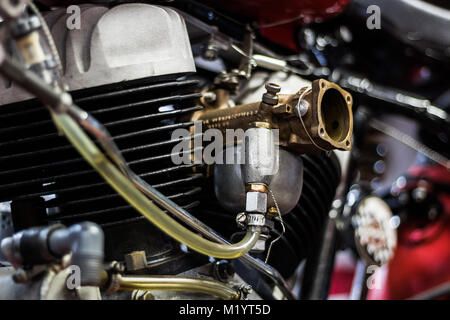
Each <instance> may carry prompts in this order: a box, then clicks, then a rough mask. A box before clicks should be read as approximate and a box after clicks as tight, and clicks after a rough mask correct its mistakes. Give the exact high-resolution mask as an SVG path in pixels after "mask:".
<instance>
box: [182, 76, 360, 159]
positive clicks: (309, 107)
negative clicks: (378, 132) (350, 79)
mask: <svg viewBox="0 0 450 320" xmlns="http://www.w3.org/2000/svg"><path fill="white" fill-rule="evenodd" d="M352 104H353V99H352V96H351V95H350V93H348V92H347V91H345V90H343V89H342V88H341V87H340V86H338V85H337V84H335V83H333V82H329V81H327V80H324V79H318V80H315V81H314V82H313V83H312V86H311V87H304V88H302V89H300V90H299V91H298V92H297V93H296V94H280V95H278V103H276V104H269V103H267V101H266V102H264V101H261V102H255V103H250V104H244V105H239V106H235V107H233V108H220V109H217V108H216V109H211V108H209V109H205V110H201V111H198V112H196V113H194V114H193V116H192V118H191V120H192V121H196V120H202V121H203V126H205V127H206V128H207V129H209V128H217V129H219V130H221V131H223V132H225V130H226V129H238V128H241V129H244V130H246V129H248V128H250V127H252V126H254V124H255V123H261V122H262V123H268V125H269V126H270V127H271V128H273V129H279V144H280V145H281V146H284V147H287V148H289V149H291V150H293V151H296V152H301V153H318V152H320V151H329V150H333V149H339V150H350V149H351V146H352V142H351V136H352V133H353V114H352Z"/></svg>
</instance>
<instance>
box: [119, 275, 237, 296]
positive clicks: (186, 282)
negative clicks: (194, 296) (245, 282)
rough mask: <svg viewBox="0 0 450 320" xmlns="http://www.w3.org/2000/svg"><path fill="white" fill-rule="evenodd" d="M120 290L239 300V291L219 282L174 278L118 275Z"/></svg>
mask: <svg viewBox="0 0 450 320" xmlns="http://www.w3.org/2000/svg"><path fill="white" fill-rule="evenodd" d="M117 277H118V280H119V290H149V291H154V290H169V291H187V292H200V293H205V294H208V295H211V296H215V297H218V298H220V299H223V300H237V299H239V297H240V294H239V291H238V290H236V289H233V288H230V287H228V286H226V285H225V284H223V283H221V282H219V281H213V280H202V279H191V278H179V277H173V276H122V275H117Z"/></svg>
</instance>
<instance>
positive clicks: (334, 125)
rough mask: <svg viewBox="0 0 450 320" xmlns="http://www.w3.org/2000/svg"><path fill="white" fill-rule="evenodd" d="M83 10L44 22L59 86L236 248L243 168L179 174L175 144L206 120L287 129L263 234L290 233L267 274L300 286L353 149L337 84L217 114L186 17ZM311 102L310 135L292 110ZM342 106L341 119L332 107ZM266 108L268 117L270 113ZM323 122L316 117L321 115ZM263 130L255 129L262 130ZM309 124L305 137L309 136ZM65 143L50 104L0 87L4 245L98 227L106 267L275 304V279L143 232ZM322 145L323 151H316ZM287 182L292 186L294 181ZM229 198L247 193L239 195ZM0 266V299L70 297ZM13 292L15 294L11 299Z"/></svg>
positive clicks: (147, 9) (160, 185)
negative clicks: (199, 280) (241, 288)
mask: <svg viewBox="0 0 450 320" xmlns="http://www.w3.org/2000/svg"><path fill="white" fill-rule="evenodd" d="M80 8H81V21H82V24H81V28H80V29H73V30H69V29H68V28H67V26H66V23H67V14H66V10H65V9H56V10H53V11H50V12H48V13H44V18H45V20H46V21H47V24H48V26H49V28H50V31H51V33H52V35H53V38H54V40H55V45H56V49H57V51H58V52H59V56H60V58H61V62H62V66H63V70H62V80H63V83H64V84H65V86H67V89H68V91H69V92H70V93H71V95H72V97H73V100H74V103H76V105H78V106H80V107H81V108H82V109H83V110H85V111H86V112H88V113H89V114H91V115H93V116H94V117H95V118H96V119H98V120H99V121H100V122H101V123H102V124H103V125H104V126H105V127H106V128H107V129H108V131H109V132H110V134H111V136H112V138H113V141H114V142H115V143H116V144H117V146H118V147H119V149H120V151H121V152H122V154H123V156H124V158H125V160H126V162H127V164H128V165H129V167H130V168H131V169H132V170H133V171H134V172H135V173H136V174H137V175H138V176H139V177H140V178H142V179H143V180H145V181H146V182H147V183H148V184H150V185H151V186H152V187H154V188H155V189H157V190H158V191H159V192H161V193H163V194H164V195H165V196H167V197H168V198H169V199H170V200H171V201H173V202H175V203H176V204H177V205H179V206H181V207H182V208H183V209H185V210H187V211H189V212H191V213H192V214H193V215H194V216H195V217H196V218H198V219H200V220H201V221H203V222H205V223H206V224H207V225H208V226H210V227H211V228H213V229H214V230H216V231H218V232H219V233H220V234H222V235H223V236H225V237H226V238H227V239H228V240H230V242H236V240H240V239H241V238H242V234H243V232H242V231H241V230H239V229H237V227H236V215H237V214H238V213H239V212H240V211H239V210H240V209H242V210H245V195H246V192H247V193H248V192H249V191H248V189H246V188H245V186H244V184H245V181H243V180H242V179H241V180H239V179H238V178H236V179H237V180H236V179H232V178H231V177H232V176H233V172H234V173H236V171H235V170H238V169H239V168H241V167H240V166H235V167H226V166H215V167H214V166H213V165H208V164H205V163H198V162H193V163H190V164H174V163H173V161H172V158H171V155H172V152H173V151H172V150H173V147H174V145H176V144H177V143H179V142H180V140H177V139H173V137H172V134H173V132H174V131H175V130H177V129H190V128H192V127H193V126H194V124H195V122H196V121H203V123H204V125H205V124H206V128H211V127H214V126H211V125H210V124H211V123H216V124H217V126H215V127H216V128H219V129H223V130H225V129H229V128H230V129H235V128H242V129H244V130H247V129H249V128H250V127H252V126H251V124H252V123H269V124H270V125H271V126H272V127H278V128H280V129H281V133H280V141H281V143H280V144H281V146H282V148H281V151H280V152H281V155H282V156H281V160H280V163H279V165H280V168H279V173H278V175H279V176H278V178H273V180H272V183H268V186H270V188H271V189H270V190H271V192H269V191H268V192H267V194H266V197H267V200H268V203H269V206H270V207H271V208H272V209H273V210H274V212H273V214H272V218H275V220H274V221H273V222H272V224H271V228H269V230H268V231H267V232H266V235H265V236H266V237H267V239H275V238H277V237H278V236H280V237H281V238H280V240H279V241H278V242H277V243H275V244H274V245H273V248H272V249H271V250H272V252H271V254H270V258H269V260H268V264H269V265H271V266H272V267H274V268H275V269H277V270H278V271H279V272H280V274H281V275H282V276H283V277H285V278H286V279H288V278H291V277H295V271H296V270H297V269H298V267H299V265H300V263H301V262H302V261H303V260H304V259H305V258H306V259H307V258H308V257H311V256H312V255H314V254H316V253H317V251H318V247H319V245H320V241H321V234H322V230H323V228H324V226H325V221H326V219H327V217H328V212H329V210H330V207H331V203H332V201H333V199H334V196H335V193H336V189H337V187H338V184H339V182H340V179H341V168H340V164H339V161H338V158H337V157H336V155H335V154H334V152H332V151H331V150H333V149H341V150H348V149H349V148H350V147H351V140H350V137H351V133H352V118H351V96H350V95H347V93H346V92H345V91H344V90H342V89H340V88H339V87H337V86H336V85H334V84H332V83H329V82H326V81H325V82H320V84H322V85H319V82H315V83H313V84H312V87H310V88H306V89H303V91H300V92H299V93H297V94H293V93H294V92H291V93H292V94H291V95H288V94H286V95H281V94H280V95H279V100H278V98H277V100H276V101H272V100H270V99H269V98H270V97H269V98H267V97H268V96H267V95H266V98H267V99H266V100H263V102H261V104H260V103H259V102H258V103H256V102H255V103H254V104H246V105H242V106H237V107H229V108H228V109H227V108H224V107H223V106H222V107H220V109H218V110H212V109H209V108H213V107H211V106H209V105H205V103H202V102H201V100H202V99H203V98H202V97H203V96H204V91H203V90H205V88H206V87H208V86H211V85H212V84H211V83H207V81H205V79H204V78H203V77H202V76H201V75H200V74H197V73H196V66H195V61H194V56H193V52H192V48H191V44H190V39H189V34H188V31H187V30H188V29H187V28H186V24H185V21H184V18H183V15H182V14H181V13H180V12H178V11H176V10H175V9H172V8H168V7H162V6H155V5H148V4H122V5H119V6H115V7H112V8H107V7H104V6H98V5H90V4H89V5H81V6H80ZM148 17H151V19H149V18H148ZM325 83H326V84H325ZM300 88H301V87H298V89H300ZM298 89H297V90H298ZM308 90H309V91H308ZM273 95H274V96H276V95H277V93H274V94H273ZM272 98H273V97H272ZM302 98H305V99H304V100H303V101H307V103H309V112H310V113H309V114H311V118H305V123H303V120H302V122H301V124H302V125H303V127H301V126H300V122H298V121H297V122H298V123H296V124H293V123H294V120H293V119H294V117H297V116H298V114H297V113H296V112H297V111H296V110H292V106H294V109H295V106H297V105H300V100H302ZM297 101H298V104H297ZM264 103H265V104H266V105H267V106H269V107H270V108H273V109H274V110H275V109H276V114H274V115H272V114H271V115H270V116H269V115H267V114H265V113H264V112H263V111H264V110H265V109H264V108H263V107H261V106H263V104H264ZM328 105H329V106H330V107H329V106H328ZM335 105H337V106H339V107H340V108H341V109H340V110H341V111H339V112H337V113H336V112H334V111H329V110H328V108H331V107H332V106H335ZM273 106H275V107H276V108H275V107H273ZM306 107H308V106H306ZM235 108H242V110H241V112H238V111H234V110H240V109H235ZM258 108H262V109H258ZM283 108H284V109H283ZM289 108H291V109H289ZM349 108H350V109H349ZM257 110H263V111H261V112H262V114H259V113H258V112H260V111H257ZM348 110H350V112H349V111H348ZM214 112H215V113H214ZM314 113H317V114H319V116H317V119H316V118H314ZM242 115H243V116H242ZM227 116H229V118H226V117H227ZM308 117H309V115H308ZM214 119H221V120H223V121H222V122H223V123H222V124H219V122H220V121H216V120H214ZM231 119H232V120H231ZM296 119H297V118H296ZM230 120H231V121H230ZM214 121H216V122H214ZM233 121H234V122H233ZM243 124H245V125H243ZM305 125H306V126H307V127H308V130H306V127H305ZM263 127H264V126H262V127H261V126H260V127H258V125H257V127H256V128H255V130H256V129H261V130H264V128H263ZM303 128H304V129H305V130H304V131H305V132H306V133H302V132H303V131H302V130H303ZM309 128H315V129H314V130H316V132H317V137H316V136H314V137H311V135H313V133H312V132H314V130H313V129H312V130H311V131H310V130H309ZM319 128H320V129H319ZM58 133H59V132H58V130H57V129H56V128H55V125H54V123H53V121H52V117H51V115H50V113H49V112H48V110H47V109H46V108H44V107H43V105H42V103H41V102H40V101H38V100H37V99H35V98H33V96H32V95H31V94H29V93H27V92H26V91H25V90H23V89H21V88H19V86H17V85H16V84H14V83H13V84H11V82H9V81H7V80H6V79H4V81H3V82H2V83H1V84H0V202H1V204H0V210H1V212H0V217H1V218H0V240H1V239H4V238H7V237H11V236H12V235H13V234H14V233H17V232H20V231H23V230H27V229H30V228H33V227H47V226H55V225H58V224H63V225H65V226H73V225H77V224H80V223H82V222H85V221H89V222H93V223H95V224H97V225H99V226H100V227H101V230H102V231H103V233H104V236H105V240H104V257H103V261H104V264H105V266H108V265H110V263H111V262H113V261H117V262H118V263H119V264H121V265H122V267H121V268H122V269H121V271H123V272H124V274H139V275H162V274H163V275H189V276H193V277H205V276H204V275H205V274H206V275H207V276H208V277H210V278H211V279H215V280H220V281H222V282H225V283H233V281H235V282H236V281H237V282H238V283H241V284H242V283H244V284H251V285H252V286H253V288H254V289H255V293H254V295H253V296H250V297H251V298H255V299H258V298H261V297H262V298H264V297H267V296H270V293H271V292H272V291H273V288H272V287H271V286H270V285H267V284H264V285H263V284H262V283H264V282H265V281H266V280H267V277H265V276H256V275H255V274H254V273H253V272H251V269H249V268H248V266H244V264H242V263H241V262H239V261H238V260H229V261H225V260H220V259H216V260H214V259H211V258H209V257H208V256H206V255H201V254H198V253H196V252H195V251H193V250H188V249H186V247H185V246H183V245H181V246H180V243H179V242H177V241H175V240H174V239H172V238H171V237H169V236H167V235H166V234H165V233H164V232H162V231H161V230H159V229H158V228H157V227H155V226H154V225H153V224H152V223H150V222H148V221H147V220H146V219H145V217H143V216H141V215H140V214H139V213H138V212H137V211H136V210H135V209H134V208H133V207H132V206H131V205H130V204H129V203H127V202H126V201H125V200H124V199H123V198H122V197H121V196H120V195H119V194H118V193H116V192H115V191H114V190H113V189H112V188H111V187H110V186H109V185H108V183H107V182H106V181H105V180H104V179H103V178H102V177H101V176H100V175H99V174H98V173H97V172H96V171H95V170H94V169H93V168H92V167H91V166H89V164H88V163H87V162H86V161H85V160H84V159H83V158H82V157H81V156H80V154H79V153H78V152H77V151H76V150H75V148H74V147H73V146H72V145H71V144H70V143H69V142H68V140H67V139H66V138H65V137H63V136H61V135H60V134H58ZM325 136H326V137H325ZM324 137H325V138H324ZM309 139H311V140H312V142H309ZM305 145H306V147H304V146H305ZM250 147H251V146H250ZM317 148H319V150H318V151H323V150H325V151H327V152H325V153H324V152H322V153H319V152H317V150H315V149H317ZM311 151H314V152H311ZM304 152H307V153H308V154H304ZM239 170H241V169H239ZM242 170H247V169H244V168H243V169H242ZM238 176H239V177H241V174H240V173H239V172H238V174H237V176H236V177H238ZM288 177H294V178H295V179H294V178H292V179H291V180H292V181H288V180H289V179H288ZM227 179H228V180H227ZM276 179H279V180H278V182H277V181H276ZM244 180H245V179H244ZM247 182H248V181H247ZM250 182H252V183H253V181H250ZM249 185H251V187H250V188H254V189H255V188H257V186H256V185H254V184H249ZM239 188H241V189H239ZM254 189H252V190H254ZM232 190H233V191H237V190H240V191H239V192H240V193H239V192H238V193H239V194H231V193H230V192H229V191H232ZM272 191H273V193H272ZM255 192H257V191H255ZM258 192H259V191H258ZM289 195H290V197H289ZM271 196H272V197H273V199H272V197H271ZM275 198H276V199H277V200H278V202H279V204H280V207H282V208H283V210H282V211H283V212H282V222H283V225H281V224H280V223H279V220H277V219H278V215H277V212H276V210H275V207H276V205H278V203H276V201H275ZM274 201H275V203H274ZM275 204H276V205H275ZM280 218H281V214H280ZM283 228H284V229H285V231H284V233H282V230H283ZM74 232H75V231H74ZM61 237H63V235H61ZM269 243H270V241H267V243H266V244H265V245H262V246H261V247H259V249H258V248H257V249H255V250H253V251H254V252H253V255H254V256H255V257H258V258H261V260H264V259H265V257H266V255H267V253H268V249H269ZM0 261H1V264H0V270H2V269H3V271H2V273H1V274H0V283H2V285H0V291H1V293H0V296H1V297H5V296H6V297H14V298H24V297H28V298H33V299H34V298H42V299H44V298H49V299H50V298H74V296H72V295H70V294H67V292H65V288H63V287H64V286H65V282H64V280H58V273H57V272H56V274H55V271H54V270H53V269H52V271H48V273H49V274H51V275H49V274H47V275H46V276H47V277H48V276H51V277H52V279H53V280H54V281H53V282H54V287H55V288H51V287H49V288H47V291H46V292H47V293H46V294H43V293H42V292H43V291H42V290H41V291H39V290H38V289H36V288H39V285H37V284H36V283H39V281H42V282H44V281H43V280H42V278H39V277H38V278H36V277H32V279H33V280H29V278H30V276H29V275H30V273H28V278H27V277H25V278H27V279H28V280H23V279H22V281H21V280H20V277H19V276H18V275H17V273H16V274H15V280H16V281H11V280H10V278H8V279H7V280H5V279H4V278H6V275H3V274H8V275H9V276H10V274H11V273H12V272H13V271H12V269H11V267H10V264H9V263H8V261H7V260H6V257H5V256H4V255H1V254H0ZM224 266H225V267H224ZM119 269H120V268H119ZM30 272H31V271H30ZM33 272H35V271H33ZM235 272H236V273H235ZM199 274H202V276H199ZM33 275H34V273H33ZM59 277H61V276H59ZM17 279H19V280H17ZM36 279H37V280H36ZM261 279H262V280H261ZM5 286H7V287H8V290H6V289H3V288H6V287H5ZM24 288H25V289H24ZM31 288H34V289H36V290H35V291H32V289H31ZM90 288H91V289H92V290H93V291H90V292H88V293H84V295H83V294H78V295H76V297H75V298H80V297H81V298H99V297H100V295H99V294H98V292H97V289H93V288H92V287H90ZM34 289H33V290H34ZM24 292H26V293H24ZM33 294H34V295H33ZM102 297H103V298H106V299H150V298H153V299H154V298H156V299H165V298H171V299H172V298H198V297H199V296H198V294H187V293H173V294H171V295H167V293H164V292H163V291H155V293H154V294H153V295H151V296H148V295H143V294H142V292H140V291H139V290H135V291H125V292H124V293H122V292H120V293H114V294H111V295H107V294H106V293H104V292H103V291H102Z"/></svg>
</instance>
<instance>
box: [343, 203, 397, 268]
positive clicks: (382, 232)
mask: <svg viewBox="0 0 450 320" xmlns="http://www.w3.org/2000/svg"><path fill="white" fill-rule="evenodd" d="M392 216H393V214H392V211H391V209H390V208H389V206H388V205H387V203H386V202H385V201H384V200H382V199H381V198H379V197H376V196H367V197H365V198H363V199H362V200H361V201H360V202H359V204H358V205H357V207H356V211H355V214H354V216H353V217H352V223H353V226H354V228H355V243H356V248H357V249H358V252H359V254H360V256H361V258H362V259H363V261H364V262H365V263H366V264H367V265H371V264H374V265H378V266H381V265H384V264H386V263H387V262H388V261H389V260H390V259H391V258H392V257H393V254H394V250H395V248H396V246H397V231H396V229H395V228H394V227H393V226H392V224H391V221H392V220H391V219H392Z"/></svg>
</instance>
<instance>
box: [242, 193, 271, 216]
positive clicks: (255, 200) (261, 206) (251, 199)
mask: <svg viewBox="0 0 450 320" xmlns="http://www.w3.org/2000/svg"><path fill="white" fill-rule="evenodd" d="M246 198H247V199H246V204H245V210H246V211H247V212H259V213H266V211H267V193H263V192H247V197H246Z"/></svg>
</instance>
